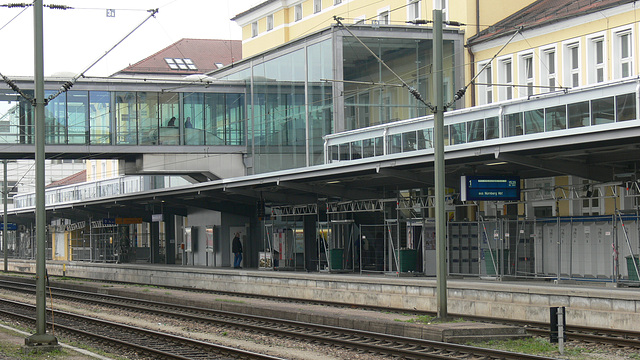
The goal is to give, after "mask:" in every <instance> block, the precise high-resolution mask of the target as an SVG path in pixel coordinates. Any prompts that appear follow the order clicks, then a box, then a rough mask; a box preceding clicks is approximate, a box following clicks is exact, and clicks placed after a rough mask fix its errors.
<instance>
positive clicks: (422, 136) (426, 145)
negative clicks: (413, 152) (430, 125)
mask: <svg viewBox="0 0 640 360" xmlns="http://www.w3.org/2000/svg"><path fill="white" fill-rule="evenodd" d="M432 147H433V129H424V130H422V131H420V130H418V149H420V150H423V149H431V148H432Z"/></svg>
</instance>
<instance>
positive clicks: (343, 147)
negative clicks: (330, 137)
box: [338, 143, 351, 160]
mask: <svg viewBox="0 0 640 360" xmlns="http://www.w3.org/2000/svg"><path fill="white" fill-rule="evenodd" d="M338 146H339V148H338V151H339V153H340V160H349V155H351V154H350V153H349V144H348V143H347V144H340V145H338Z"/></svg>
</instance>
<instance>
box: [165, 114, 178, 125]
mask: <svg viewBox="0 0 640 360" xmlns="http://www.w3.org/2000/svg"><path fill="white" fill-rule="evenodd" d="M167 126H169V127H175V126H176V117H175V116H172V117H171V119H169V122H168V123H167Z"/></svg>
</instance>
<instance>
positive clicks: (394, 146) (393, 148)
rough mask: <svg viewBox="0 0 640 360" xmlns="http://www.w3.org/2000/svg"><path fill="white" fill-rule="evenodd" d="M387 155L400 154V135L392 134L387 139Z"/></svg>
mask: <svg viewBox="0 0 640 360" xmlns="http://www.w3.org/2000/svg"><path fill="white" fill-rule="evenodd" d="M387 139H388V140H387V141H388V145H389V154H395V153H399V152H402V134H393V135H389V136H388V137H387Z"/></svg>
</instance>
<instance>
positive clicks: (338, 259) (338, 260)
mask: <svg viewBox="0 0 640 360" xmlns="http://www.w3.org/2000/svg"><path fill="white" fill-rule="evenodd" d="M343 262H344V249H330V250H329V270H342V269H344V268H343Z"/></svg>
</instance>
